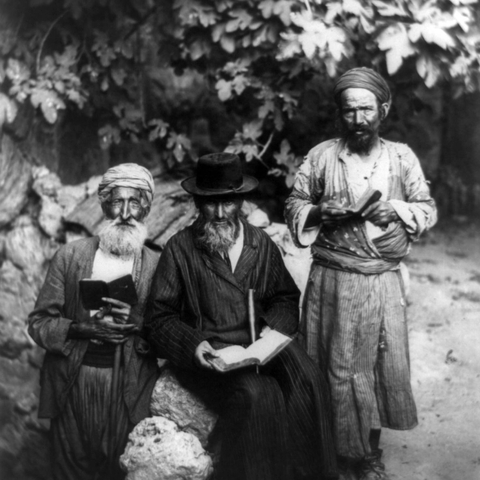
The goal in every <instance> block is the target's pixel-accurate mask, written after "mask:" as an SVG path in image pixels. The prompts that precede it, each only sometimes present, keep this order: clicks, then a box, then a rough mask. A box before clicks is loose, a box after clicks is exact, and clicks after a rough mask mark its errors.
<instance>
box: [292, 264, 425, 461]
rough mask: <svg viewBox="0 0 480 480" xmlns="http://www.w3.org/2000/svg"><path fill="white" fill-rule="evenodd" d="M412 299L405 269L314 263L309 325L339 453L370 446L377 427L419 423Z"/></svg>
mask: <svg viewBox="0 0 480 480" xmlns="http://www.w3.org/2000/svg"><path fill="white" fill-rule="evenodd" d="M405 305H406V301H405V295H404V291H403V282H402V278H401V274H400V272H399V271H389V272H385V273H381V274H376V275H362V274H357V273H349V272H344V271H340V270H334V269H330V268H326V267H323V266H320V265H316V264H313V265H312V267H311V271H310V276H309V279H308V283H307V287H306V291H305V297H304V304H303V313H302V322H301V333H302V337H303V340H304V342H305V347H306V350H307V352H308V354H309V355H310V356H311V357H312V358H313V359H314V361H315V362H316V363H317V364H318V365H319V366H320V368H321V369H322V371H323V372H324V374H325V376H326V377H327V379H328V383H329V386H330V392H331V398H332V405H333V422H334V437H335V446H336V449H337V453H338V454H339V455H342V456H345V457H351V458H359V457H363V456H365V455H367V454H369V453H370V445H369V441H368V439H369V434H370V430H371V429H372V428H380V427H381V426H383V427H387V428H392V429H398V430H407V429H411V428H413V427H415V426H416V425H417V413H416V407H415V402H414V399H413V393H412V389H411V385H410V361H409V351H408V332H407V322H406V306H405Z"/></svg>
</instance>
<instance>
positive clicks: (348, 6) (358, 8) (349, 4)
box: [342, 0, 365, 17]
mask: <svg viewBox="0 0 480 480" xmlns="http://www.w3.org/2000/svg"><path fill="white" fill-rule="evenodd" d="M342 5H343V10H344V11H345V12H346V13H351V14H352V15H355V16H357V17H359V16H360V15H362V14H365V9H364V8H363V5H362V4H361V3H360V2H359V1H358V0H343V2H342Z"/></svg>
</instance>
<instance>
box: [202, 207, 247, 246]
mask: <svg viewBox="0 0 480 480" xmlns="http://www.w3.org/2000/svg"><path fill="white" fill-rule="evenodd" d="M193 231H194V237H195V242H196V243H197V245H200V246H202V247H205V248H206V249H207V250H208V251H209V252H211V253H215V252H218V253H219V254H221V255H226V254H227V253H228V251H229V250H230V248H231V247H232V246H233V244H234V243H235V241H236V240H237V238H238V236H239V234H240V214H239V213H237V214H235V215H232V216H231V217H229V218H227V221H226V222H225V223H215V222H212V221H207V220H206V219H205V216H204V215H203V214H202V213H200V214H199V216H198V218H197V219H196V220H195V222H194V224H193Z"/></svg>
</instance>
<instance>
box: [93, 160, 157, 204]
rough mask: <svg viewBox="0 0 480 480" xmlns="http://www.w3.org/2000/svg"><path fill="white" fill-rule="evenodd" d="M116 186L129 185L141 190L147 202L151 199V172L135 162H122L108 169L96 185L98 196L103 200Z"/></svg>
mask: <svg viewBox="0 0 480 480" xmlns="http://www.w3.org/2000/svg"><path fill="white" fill-rule="evenodd" d="M116 187H130V188H138V189H139V190H143V192H144V193H145V197H146V199H147V201H148V203H149V204H151V203H152V201H153V194H154V192H155V184H154V182H153V177H152V174H151V173H150V172H149V171H148V170H147V169H146V168H144V167H142V166H140V165H137V164H136V163H122V164H120V165H117V166H116V167H112V168H110V169H108V170H107V171H106V173H105V175H104V176H103V178H102V180H101V182H100V185H99V186H98V197H99V198H100V201H104V200H105V199H106V197H107V196H108V194H109V193H110V192H111V191H112V190H113V189H114V188H116Z"/></svg>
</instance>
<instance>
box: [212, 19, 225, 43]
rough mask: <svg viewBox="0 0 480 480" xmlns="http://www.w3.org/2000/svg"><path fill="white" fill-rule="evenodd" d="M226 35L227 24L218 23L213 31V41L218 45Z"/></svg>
mask: <svg viewBox="0 0 480 480" xmlns="http://www.w3.org/2000/svg"><path fill="white" fill-rule="evenodd" d="M224 33H225V24H224V23H217V24H216V25H215V26H214V27H213V29H212V40H213V41H214V42H215V43H217V42H218V41H219V40H220V39H221V38H222V37H223V34H224Z"/></svg>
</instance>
